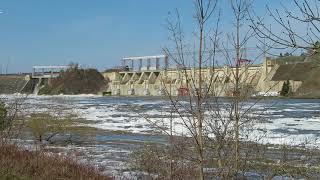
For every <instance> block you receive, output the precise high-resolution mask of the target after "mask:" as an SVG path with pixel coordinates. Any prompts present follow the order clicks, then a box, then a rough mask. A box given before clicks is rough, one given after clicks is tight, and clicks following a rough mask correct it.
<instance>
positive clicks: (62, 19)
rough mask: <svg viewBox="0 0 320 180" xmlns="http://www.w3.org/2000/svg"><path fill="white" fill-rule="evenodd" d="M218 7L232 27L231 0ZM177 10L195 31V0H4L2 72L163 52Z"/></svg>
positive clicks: (110, 63)
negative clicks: (172, 17)
mask: <svg viewBox="0 0 320 180" xmlns="http://www.w3.org/2000/svg"><path fill="white" fill-rule="evenodd" d="M281 2H282V3H284V4H286V6H290V5H291V4H290V1H289V0H282V1H281ZM265 4H269V5H270V6H271V7H274V6H276V5H278V4H279V1H277V0H256V2H255V6H256V10H257V11H261V12H262V11H264V7H265ZM219 7H220V8H221V9H222V14H223V15H222V17H223V18H222V19H223V20H222V26H223V29H224V30H226V31H227V30H230V29H231V28H232V17H231V13H230V8H228V7H229V1H228V0H220V5H219ZM175 9H178V10H179V12H180V14H181V20H182V23H183V28H184V29H185V33H186V34H188V35H190V36H192V32H194V31H195V28H196V26H195V21H194V18H193V15H194V10H193V2H192V0H23V1H22V0H0V12H1V13H0V73H1V72H2V73H4V72H5V71H6V70H5V69H7V72H8V73H19V72H31V70H32V66H34V65H67V64H69V63H71V62H76V63H79V64H80V65H82V66H83V67H93V68H98V69H99V70H104V69H106V68H112V67H114V66H118V65H120V60H121V58H123V57H127V56H144V55H156V54H161V53H162V48H163V47H165V46H167V44H168V43H169V39H168V37H169V33H168V30H167V24H166V19H167V18H168V17H169V12H172V11H174V10H175ZM6 67H7V68H6Z"/></svg>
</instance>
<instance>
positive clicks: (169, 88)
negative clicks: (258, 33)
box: [103, 59, 283, 96]
mask: <svg viewBox="0 0 320 180" xmlns="http://www.w3.org/2000/svg"><path fill="white" fill-rule="evenodd" d="M277 68H278V66H277V65H276V64H275V63H274V61H271V60H270V59H266V60H265V61H264V62H263V63H262V64H260V65H242V66H241V67H240V68H239V73H240V84H241V85H240V86H241V88H246V90H250V92H251V93H258V92H266V93H267V92H275V93H277V92H279V91H280V90H281V87H282V84H283V83H282V82H281V81H272V77H273V76H274V74H275V72H276V70H277ZM235 71H236V68H233V67H220V68H214V69H213V68H203V69H202V70H201V80H202V81H203V87H202V88H203V89H204V90H206V91H207V90H209V91H210V92H212V94H214V95H215V96H232V94H233V91H234V82H235V77H234V75H235ZM199 73H200V70H199V69H196V68H189V69H157V68H154V69H153V68H139V69H138V70H137V69H130V68H129V69H127V70H120V71H116V70H111V71H108V72H105V73H104V74H103V75H104V77H105V78H106V79H108V80H109V81H110V83H109V88H108V94H111V95H116V96H163V95H165V94H166V93H167V94H171V95H173V96H177V95H183V94H186V93H188V92H192V93H193V92H195V90H196V89H197V88H198V87H196V86H195V87H190V83H187V82H191V81H193V82H194V84H195V85H197V84H199V79H198V74H199ZM188 86H189V87H188ZM208 88H210V89H208Z"/></svg>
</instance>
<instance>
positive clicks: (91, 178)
mask: <svg viewBox="0 0 320 180" xmlns="http://www.w3.org/2000/svg"><path fill="white" fill-rule="evenodd" d="M0 179H21V180H22V179H33V180H38V179H39V180H40V179H41V180H43V179H44V180H51V179H77V180H110V179H112V178H110V177H107V176H105V175H103V174H102V173H101V172H99V171H98V170H97V169H96V168H94V167H91V166H86V165H81V164H79V163H77V162H76V161H74V160H72V159H69V158H66V157H61V156H58V155H48V154H46V153H44V152H41V151H36V152H34V151H28V150H22V149H19V148H18V147H17V146H14V145H3V144H2V145H1V143H0Z"/></svg>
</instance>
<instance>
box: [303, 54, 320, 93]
mask: <svg viewBox="0 0 320 180" xmlns="http://www.w3.org/2000/svg"><path fill="white" fill-rule="evenodd" d="M308 61H310V62H311V67H310V68H308V69H305V72H304V73H305V74H306V78H305V79H304V81H302V86H301V87H300V88H299V89H298V91H297V94H298V95H301V96H304V97H317V98H319V97H320V81H319V78H320V54H316V55H313V56H311V57H309V59H308Z"/></svg>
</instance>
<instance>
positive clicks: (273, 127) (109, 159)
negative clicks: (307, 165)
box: [1, 95, 320, 175]
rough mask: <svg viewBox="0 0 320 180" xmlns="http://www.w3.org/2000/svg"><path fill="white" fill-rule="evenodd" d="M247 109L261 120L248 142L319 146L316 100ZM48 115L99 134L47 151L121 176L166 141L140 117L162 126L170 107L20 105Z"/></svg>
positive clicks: (104, 101)
mask: <svg viewBox="0 0 320 180" xmlns="http://www.w3.org/2000/svg"><path fill="white" fill-rule="evenodd" d="M17 96H19V95H2V96H1V97H2V98H6V99H7V101H10V100H13V99H16V98H17ZM20 97H21V95H20ZM226 102H227V100H226ZM251 106H252V108H251V110H250V112H251V113H255V114H259V117H261V119H263V121H259V122H257V125H256V126H255V128H254V133H252V134H253V135H252V136H253V137H252V138H254V137H255V136H258V135H259V133H262V132H263V134H264V136H263V139H262V143H272V144H283V143H286V144H291V145H298V144H299V143H303V142H305V141H306V140H308V141H310V142H313V143H312V145H314V146H318V145H319V142H318V141H317V139H318V138H319V137H320V131H319V129H320V100H319V99H266V100H261V101H259V102H256V100H250V101H248V102H246V103H245V105H244V107H251ZM47 111H51V112H54V111H55V112H57V111H59V112H61V113H73V114H76V115H77V116H78V117H81V118H83V120H84V122H85V123H81V124H79V126H88V127H93V128H96V129H99V131H97V133H91V134H90V135H84V136H80V137H77V138H74V139H73V143H71V144H67V145H65V144H61V145H59V144H55V145H50V148H52V149H53V150H57V152H59V153H63V154H67V155H72V156H74V157H75V158H77V159H79V160H80V161H84V162H89V163H91V164H94V165H96V166H97V167H100V168H102V170H103V171H105V172H106V173H111V174H114V175H116V174H117V173H120V172H121V173H123V172H126V169H127V164H126V162H127V160H128V158H129V155H130V152H132V151H133V150H134V149H136V148H138V147H139V146H141V145H142V144H143V143H145V142H157V143H165V142H166V138H165V136H163V135H160V134H159V133H158V131H157V128H155V126H153V125H152V124H151V123H150V122H149V121H148V120H146V118H145V117H144V115H146V116H147V117H148V118H150V119H151V120H157V121H162V122H167V120H168V113H169V111H170V102H169V101H166V100H164V99H162V98H152V97H145V98H141V97H139V98H138V97H101V96H95V95H78V96H33V95H32V96H28V97H26V98H25V100H24V101H23V109H22V112H21V113H22V114H25V115H29V114H31V113H39V112H47ZM176 118H177V117H176ZM174 130H175V132H176V133H178V134H179V133H186V130H185V128H183V125H181V124H179V123H176V124H175V125H174ZM24 141H25V142H29V143H30V142H31V139H30V138H25V139H24Z"/></svg>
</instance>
